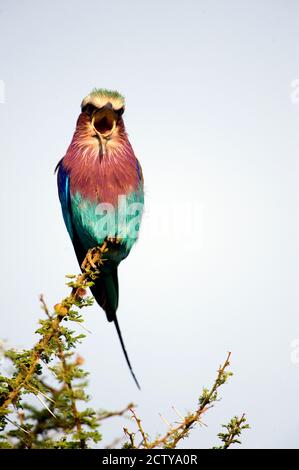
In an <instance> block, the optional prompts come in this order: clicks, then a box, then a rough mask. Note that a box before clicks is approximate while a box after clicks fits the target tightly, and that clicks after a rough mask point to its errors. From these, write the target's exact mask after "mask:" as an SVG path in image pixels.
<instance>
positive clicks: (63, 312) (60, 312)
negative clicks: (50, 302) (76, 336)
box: [54, 304, 68, 317]
mask: <svg viewBox="0 0 299 470" xmlns="http://www.w3.org/2000/svg"><path fill="white" fill-rule="evenodd" d="M54 310H55V312H56V313H57V314H58V315H60V316H62V317H64V316H65V315H67V313H68V309H67V308H66V307H65V306H64V305H62V304H56V305H54Z"/></svg>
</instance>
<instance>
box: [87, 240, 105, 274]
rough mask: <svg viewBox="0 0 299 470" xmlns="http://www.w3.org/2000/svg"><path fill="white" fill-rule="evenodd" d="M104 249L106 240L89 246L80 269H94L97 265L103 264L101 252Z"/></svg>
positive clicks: (102, 252) (103, 251)
mask: <svg viewBox="0 0 299 470" xmlns="http://www.w3.org/2000/svg"><path fill="white" fill-rule="evenodd" d="M106 251H107V242H104V243H103V244H102V245H101V246H97V247H94V248H90V249H89V250H88V252H87V253H86V256H85V258H84V260H83V263H82V264H81V269H82V270H83V271H90V270H91V269H92V270H94V271H96V270H97V269H98V267H99V266H100V265H102V264H103V261H105V259H104V258H103V254H104V253H105V252H106Z"/></svg>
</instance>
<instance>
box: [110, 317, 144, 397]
mask: <svg viewBox="0 0 299 470" xmlns="http://www.w3.org/2000/svg"><path fill="white" fill-rule="evenodd" d="M113 321H114V325H115V328H116V331H117V335H118V337H119V341H120V344H121V347H122V350H123V353H124V356H125V358H126V361H127V364H128V366H129V369H130V372H131V374H132V377H133V379H134V382H135V384H136V385H137V387H138V389H139V390H140V385H139V383H138V380H137V379H136V375H135V374H134V371H133V369H132V366H131V362H130V359H129V356H128V353H127V351H126V347H125V343H124V341H123V337H122V334H121V331H120V328H119V324H118V321H117V317H116V314H115V315H114V320H113Z"/></svg>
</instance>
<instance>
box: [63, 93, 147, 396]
mask: <svg viewBox="0 0 299 470" xmlns="http://www.w3.org/2000/svg"><path fill="white" fill-rule="evenodd" d="M124 109H125V101H124V98H123V96H122V95H120V94H119V93H118V92H116V91H108V90H105V89H95V90H93V91H92V92H91V93H90V94H89V95H88V96H86V98H84V100H83V102H82V105H81V114H80V115H79V118H78V121H77V125H76V130H75V133H74V136H73V139H72V141H71V144H70V146H69V148H68V150H67V152H66V155H65V156H64V157H63V158H62V160H60V162H59V163H58V165H57V168H58V176H57V182H58V192H59V199H60V203H61V208H62V213H63V218H64V222H65V225H66V228H67V230H68V233H69V235H70V237H71V240H72V242H73V246H74V249H75V252H76V256H77V259H78V262H79V264H80V266H81V264H82V262H83V260H84V259H85V256H86V254H87V252H88V251H89V250H91V249H92V248H96V247H99V246H101V245H102V244H103V243H104V242H105V243H107V248H108V251H107V252H105V256H104V257H105V261H104V264H103V265H102V266H101V270H100V271H101V273H100V275H99V277H98V278H97V279H96V280H95V283H94V285H93V286H92V287H91V291H92V293H93V295H94V297H95V299H96V301H97V302H98V304H99V305H100V306H101V307H102V308H103V309H104V311H105V312H106V316H107V319H108V321H109V322H114V324H115V326H116V330H117V333H118V336H119V339H120V342H121V346H122V349H123V352H124V355H125V357H126V361H127V363H128V366H129V368H130V371H131V373H132V375H133V378H134V380H135V382H136V384H137V386H138V387H139V384H138V381H137V379H136V377H135V375H134V372H133V370H132V367H131V364H130V360H129V358H128V354H127V352H126V349H125V346H124V342H123V339H122V335H121V332H120V329H119V325H118V321H117V317H116V311H117V307H118V277H117V267H118V265H119V263H120V262H121V261H122V260H123V259H125V258H126V257H127V256H128V254H129V253H130V250H131V248H132V246H133V245H134V243H135V242H136V240H137V237H138V231H139V226H140V222H141V216H142V209H143V200H144V193H143V177H142V170H141V166H140V164H139V162H138V160H137V158H136V157H135V155H134V151H133V149H132V146H131V144H130V142H129V139H128V136H127V133H126V130H125V125H124V121H123V117H122V115H123V112H124Z"/></svg>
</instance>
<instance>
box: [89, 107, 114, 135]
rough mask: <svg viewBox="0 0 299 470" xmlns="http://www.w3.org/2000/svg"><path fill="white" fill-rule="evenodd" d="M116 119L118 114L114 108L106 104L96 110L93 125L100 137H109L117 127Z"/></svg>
mask: <svg viewBox="0 0 299 470" xmlns="http://www.w3.org/2000/svg"><path fill="white" fill-rule="evenodd" d="M116 121H117V115H116V113H115V112H114V111H113V109H111V108H110V107H106V106H104V107H103V108H101V109H99V110H98V111H95V112H94V114H93V116H92V120H91V125H92V127H93V128H94V130H95V132H96V133H97V134H98V135H99V136H100V137H103V138H105V139H107V138H108V137H110V135H111V134H112V132H113V131H114V129H115V127H116Z"/></svg>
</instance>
